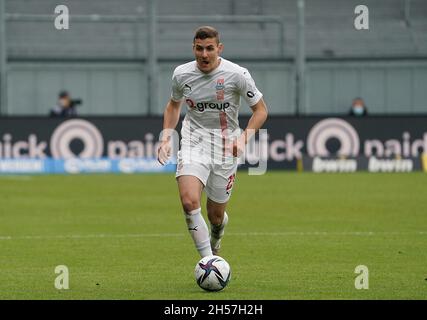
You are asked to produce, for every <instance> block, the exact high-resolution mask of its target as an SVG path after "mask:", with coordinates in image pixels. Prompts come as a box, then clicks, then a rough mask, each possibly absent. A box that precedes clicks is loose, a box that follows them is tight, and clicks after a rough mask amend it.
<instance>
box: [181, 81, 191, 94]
mask: <svg viewBox="0 0 427 320" xmlns="http://www.w3.org/2000/svg"><path fill="white" fill-rule="evenodd" d="M183 94H184V97H189V96H190V94H191V87H190V85H189V84H187V83H186V84H184V92H183Z"/></svg>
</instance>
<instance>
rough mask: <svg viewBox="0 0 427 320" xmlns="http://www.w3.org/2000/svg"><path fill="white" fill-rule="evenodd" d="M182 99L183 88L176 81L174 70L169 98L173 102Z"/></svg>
mask: <svg viewBox="0 0 427 320" xmlns="http://www.w3.org/2000/svg"><path fill="white" fill-rule="evenodd" d="M183 97H184V91H183V87H182V86H181V84H180V83H179V81H178V78H177V74H176V70H175V71H174V73H173V75H172V92H171V98H172V100H174V101H181V99H182V98H183Z"/></svg>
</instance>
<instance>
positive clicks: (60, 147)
mask: <svg viewBox="0 0 427 320" xmlns="http://www.w3.org/2000/svg"><path fill="white" fill-rule="evenodd" d="M76 139H77V140H80V141H81V142H82V143H83V150H82V151H81V152H80V154H78V155H77V154H74V152H73V151H72V150H71V149H70V144H71V142H72V141H73V140H76ZM103 151H104V140H103V138H102V135H101V132H100V131H99V130H98V128H97V127H95V126H94V125H93V124H92V123H90V122H89V121H86V120H82V119H73V120H68V121H65V122H63V123H61V124H60V125H59V126H58V127H57V128H56V129H55V131H54V132H53V134H52V137H51V139H50V152H51V154H52V157H53V158H55V159H69V158H75V157H80V158H83V159H87V158H100V157H101V156H102V153H103Z"/></svg>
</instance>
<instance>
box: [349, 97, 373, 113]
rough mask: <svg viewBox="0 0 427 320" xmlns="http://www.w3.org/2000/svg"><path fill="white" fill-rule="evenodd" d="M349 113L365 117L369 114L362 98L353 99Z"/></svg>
mask: <svg viewBox="0 0 427 320" xmlns="http://www.w3.org/2000/svg"><path fill="white" fill-rule="evenodd" d="M349 115H350V116H354V117H365V116H367V115H368V109H367V108H366V105H365V102H364V101H363V99H362V98H355V99H353V103H352V104H351V108H350V112H349Z"/></svg>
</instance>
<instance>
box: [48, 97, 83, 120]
mask: <svg viewBox="0 0 427 320" xmlns="http://www.w3.org/2000/svg"><path fill="white" fill-rule="evenodd" d="M81 103H82V101H81V99H71V97H70V94H69V93H68V92H67V91H61V92H60V93H59V95H58V102H57V104H56V106H55V107H53V108H52V109H51V110H50V116H51V117H62V118H66V117H75V116H77V108H76V107H77V105H79V104H81Z"/></svg>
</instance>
